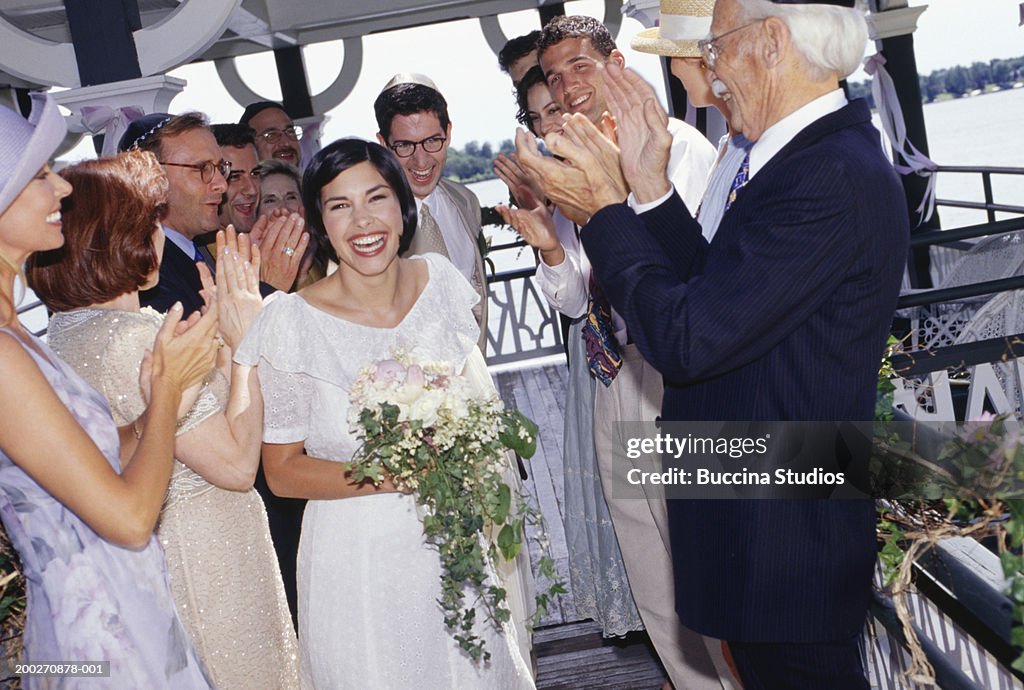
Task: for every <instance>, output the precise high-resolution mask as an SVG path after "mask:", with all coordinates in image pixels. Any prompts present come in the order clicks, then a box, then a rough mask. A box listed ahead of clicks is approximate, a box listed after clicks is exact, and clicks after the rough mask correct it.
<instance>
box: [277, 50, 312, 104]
mask: <svg viewBox="0 0 1024 690" xmlns="http://www.w3.org/2000/svg"><path fill="white" fill-rule="evenodd" d="M274 62H275V63H277V80H278V81H279V82H280V84H281V97H282V101H283V102H284V110H285V112H286V113H288V114H289V115H290V116H291V117H292V118H293V119H299V118H303V117H312V116H313V115H314V114H315V113H314V112H313V98H312V96H310V94H309V80H308V79H307V78H306V65H305V63H304V62H303V60H302V48H301V47H299V46H289V47H287V48H275V49H274Z"/></svg>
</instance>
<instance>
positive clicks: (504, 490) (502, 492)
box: [491, 484, 512, 527]
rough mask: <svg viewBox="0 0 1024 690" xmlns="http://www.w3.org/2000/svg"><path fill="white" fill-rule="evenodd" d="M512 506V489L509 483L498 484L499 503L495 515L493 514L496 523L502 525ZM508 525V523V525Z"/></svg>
mask: <svg viewBox="0 0 1024 690" xmlns="http://www.w3.org/2000/svg"><path fill="white" fill-rule="evenodd" d="M511 507H512V489H510V488H509V486H508V484H500V485H499V486H498V505H497V507H496V508H495V510H494V515H493V516H491V517H492V519H493V520H494V524H496V525H500V524H502V523H503V522H505V520H506V519H507V518H508V511H509V509H510V508H511ZM507 526H508V525H506V527H507Z"/></svg>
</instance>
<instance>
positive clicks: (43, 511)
mask: <svg viewBox="0 0 1024 690" xmlns="http://www.w3.org/2000/svg"><path fill="white" fill-rule="evenodd" d="M64 134H65V125H64V118H63V117H62V116H61V114H60V111H59V110H58V109H57V104H56V103H55V102H54V101H52V100H50V99H49V98H46V97H37V101H36V110H35V111H34V112H33V118H32V121H31V123H30V122H26V121H25V120H24V119H23V118H22V117H21V116H20V115H18V114H17V113H14V112H13V111H11V110H9V109H7V108H4V107H0V151H2V154H0V380H2V381H3V386H4V391H3V395H0V418H2V419H3V420H4V423H3V424H0V517H2V518H3V523H4V527H5V528H6V529H7V532H8V534H9V535H10V538H11V542H12V543H13V545H14V547H15V548H16V549H17V551H18V553H19V555H20V556H21V563H22V569H23V571H24V573H25V577H26V581H27V594H28V604H27V609H26V610H27V621H26V625H25V633H24V638H23V640H24V655H23V659H22V660H23V661H25V662H36V661H50V662H52V661H57V660H61V659H63V660H66V661H74V662H81V663H88V662H105V663H107V664H109V677H107V678H104V679H102V680H101V681H97V682H96V683H97V685H109V686H110V687H117V688H162V689H168V690H169V689H171V688H175V689H178V688H180V689H185V688H189V689H191V688H209V687H210V683H209V681H208V680H207V678H206V676H205V674H204V672H203V669H202V666H201V665H200V663H199V661H198V659H197V657H196V653H195V650H194V649H193V648H192V645H191V644H189V641H188V636H187V635H186V633H185V630H184V628H183V626H182V624H181V621H180V620H179V619H178V615H177V613H176V611H175V608H174V602H173V600H172V597H171V590H170V584H169V582H168V579H167V569H166V566H165V564H164V558H163V552H162V551H161V549H160V546H159V544H157V540H156V538H155V537H154V536H153V527H154V525H155V524H156V521H157V516H158V515H159V513H160V506H161V504H162V503H163V499H164V495H165V493H166V491H167V482H168V481H169V480H170V477H171V468H172V453H171V451H172V449H173V447H174V422H175V419H176V411H177V408H178V406H179V404H180V403H181V401H182V396H183V391H185V390H186V389H187V388H189V387H190V386H193V385H195V384H197V383H198V382H199V381H201V380H202V378H203V377H204V376H205V375H206V374H207V372H209V371H210V369H211V368H212V367H213V364H214V359H215V355H214V353H215V351H216V349H215V347H214V345H213V336H214V334H215V333H216V332H217V314H216V313H215V312H211V313H210V314H207V315H205V316H203V317H201V318H200V317H199V315H198V314H196V315H195V317H194V318H193V319H190V320H189V321H187V322H183V321H182V320H181V317H182V308H181V304H180V303H179V304H176V305H174V306H173V307H172V308H171V310H170V311H169V312H168V316H167V320H166V321H165V322H164V324H163V325H162V326H161V327H159V328H158V329H153V330H152V331H150V336H149V339H148V341H147V342H146V344H145V346H146V347H149V348H152V354H151V355H149V356H147V358H146V362H145V364H144V366H143V367H142V368H143V372H144V373H143V374H142V375H141V376H140V375H139V372H138V369H136V376H135V378H134V379H133V380H132V381H131V382H130V385H131V387H132V388H133V389H139V388H140V385H141V386H142V387H144V388H145V390H146V393H147V396H146V397H147V398H148V400H149V404H148V406H147V405H145V403H142V404H140V406H139V409H138V413H137V414H136V415H135V416H134V417H132V418H131V419H130V420H126V421H124V422H122V424H121V428H118V427H116V426H115V425H114V422H113V420H112V419H111V417H110V410H109V409H108V407H107V404H106V402H105V401H104V400H103V398H102V397H101V396H100V395H99V393H97V392H96V391H95V390H94V389H93V388H92V387H91V386H90V385H89V384H88V383H86V382H85V381H84V380H83V379H82V378H81V377H80V376H78V375H77V374H76V373H75V371H74V370H73V369H72V368H71V367H69V366H68V365H67V364H65V363H64V362H63V361H61V360H60V359H59V358H58V357H57V356H56V355H55V353H54V352H53V351H52V350H51V349H50V348H49V347H47V346H46V345H45V344H44V343H43V342H42V341H41V340H39V339H38V338H36V337H34V336H33V335H31V334H30V333H28V332H27V331H26V330H25V328H24V327H23V326H22V325H21V324H20V323H19V322H18V319H17V316H16V310H15V301H16V300H15V290H14V280H15V277H16V276H17V275H18V274H20V273H21V269H20V267H21V264H22V263H23V262H24V261H25V260H26V259H27V258H29V256H31V255H32V254H33V253H34V252H39V251H45V250H53V249H56V248H58V247H60V246H61V245H62V244H63V243H64V236H63V233H62V231H61V230H62V222H61V220H62V218H61V201H62V199H64V198H65V197H67V196H68V194H70V193H71V185H69V184H68V183H67V182H66V181H64V180H63V179H61V178H60V177H58V176H57V175H56V174H54V173H53V172H52V171H51V170H50V168H49V167H48V166H47V164H46V163H47V160H48V159H49V157H50V156H51V155H52V154H53V152H54V150H56V148H57V146H58V145H59V144H60V143H61V141H63V139H64ZM158 186H159V185H158ZM162 190H163V193H164V194H166V183H165V184H164V186H163V187H162ZM77 194H78V192H76V195H77ZM148 222H149V228H148V234H147V235H146V238H145V240H144V242H143V243H144V244H147V245H148V244H149V243H150V239H151V238H152V237H153V235H154V230H155V227H156V223H155V215H151V217H150V218H149V219H148ZM149 251H151V250H150V249H145V248H144V249H143V253H144V254H146V253H147V252H149ZM143 270H146V269H145V268H144V269H143ZM153 270H155V267H154V266H149V272H153ZM154 335H155V338H154ZM79 680H82V679H79ZM84 682H85V681H84V680H83V683H84ZM23 683H24V687H26V688H27V689H29V690H32V689H34V688H42V687H51V686H53V685H54V684H59V685H60V686H61V687H71V685H72V684H73V682H72V681H71V680H67V682H66V683H65V682H63V681H62V680H59V679H58V680H55V679H54V677H52V676H51V677H45V676H35V677H33V676H26V677H25V678H24V679H23ZM89 685H90V687H93V684H92V683H90V684H89ZM76 687H77V685H76Z"/></svg>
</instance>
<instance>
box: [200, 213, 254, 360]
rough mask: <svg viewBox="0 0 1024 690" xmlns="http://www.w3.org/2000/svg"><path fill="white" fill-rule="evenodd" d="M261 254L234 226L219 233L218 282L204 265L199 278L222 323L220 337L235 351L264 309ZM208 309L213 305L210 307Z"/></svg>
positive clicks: (246, 236)
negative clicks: (261, 293) (260, 272)
mask: <svg viewBox="0 0 1024 690" xmlns="http://www.w3.org/2000/svg"><path fill="white" fill-rule="evenodd" d="M260 265H261V253H260V250H259V248H258V247H256V246H251V243H250V240H249V236H248V235H246V234H243V233H236V232H235V229H234V228H233V227H232V226H230V225H229V226H228V228H227V230H221V231H219V232H218V233H217V282H216V284H214V282H213V278H212V276H211V275H210V271H209V269H208V268H207V267H206V266H205V265H203V266H201V267H200V269H199V278H200V280H201V281H202V283H203V293H204V298H205V297H206V296H211V297H212V298H214V299H213V301H214V303H215V305H216V311H217V314H218V317H219V321H220V337H221V338H222V339H223V340H224V342H225V344H227V345H228V346H229V347H230V348H231V350H232V351H234V350H235V349H237V348H238V346H239V345H240V344H241V342H242V339H243V338H244V337H245V333H246V331H248V329H249V325H250V324H252V322H253V319H255V318H256V315H257V314H259V312H260V309H261V308H262V307H263V299H262V298H261V297H260V290H259V278H258V276H259V270H260ZM208 306H211V307H212V306H213V305H211V304H209V302H208Z"/></svg>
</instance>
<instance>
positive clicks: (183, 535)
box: [28, 152, 298, 689]
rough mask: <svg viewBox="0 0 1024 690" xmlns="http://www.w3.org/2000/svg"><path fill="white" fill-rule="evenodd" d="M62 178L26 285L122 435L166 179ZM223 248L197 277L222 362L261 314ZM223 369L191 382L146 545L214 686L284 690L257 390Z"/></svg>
mask: <svg viewBox="0 0 1024 690" xmlns="http://www.w3.org/2000/svg"><path fill="white" fill-rule="evenodd" d="M61 176H62V177H63V178H64V179H66V180H67V181H69V182H70V183H71V184H73V185H74V186H75V187H76V188H77V189H78V193H77V194H76V195H75V198H74V199H73V200H72V203H71V204H69V205H68V206H67V208H66V209H65V211H64V234H65V237H66V242H65V244H64V246H63V247H61V248H59V249H55V250H53V251H50V252H43V253H40V254H37V255H36V256H35V257H33V260H32V261H31V262H30V265H29V272H28V273H29V282H30V285H31V286H32V288H33V289H34V290H35V291H36V293H37V294H38V295H39V297H40V298H41V299H42V300H43V301H44V302H45V303H46V304H47V306H49V307H50V308H51V309H52V310H53V311H54V312H57V313H55V314H54V315H53V317H52V318H51V320H50V335H49V337H50V343H51V344H52V346H53V348H54V349H55V350H56V351H57V352H58V353H60V354H61V356H62V357H64V358H65V359H66V360H67V361H68V363H70V364H71V366H73V367H74V368H75V369H77V370H78V372H79V373H80V374H82V376H83V377H84V378H86V379H87V380H89V381H90V382H91V383H92V384H93V385H95V386H96V388H98V389H99V390H100V392H102V393H103V394H104V396H105V397H106V398H107V400H108V401H109V403H110V407H111V410H112V411H113V413H114V418H115V420H117V421H119V422H121V423H128V422H130V421H131V420H133V419H135V418H136V417H138V415H139V414H140V412H141V411H142V398H141V396H140V394H139V390H138V386H137V385H134V384H133V382H134V381H135V379H136V378H137V372H138V369H139V365H140V363H141V361H142V358H143V354H144V352H145V349H146V347H147V343H148V342H149V341H151V340H152V337H153V333H154V332H156V330H158V329H159V327H160V323H161V320H162V318H163V317H161V316H160V315H159V314H157V313H156V312H154V311H152V310H149V309H146V310H140V308H139V291H140V290H143V289H146V288H149V287H152V286H153V285H154V284H155V283H156V281H157V280H158V277H159V272H158V269H159V264H160V256H161V253H162V248H163V231H162V229H161V227H160V224H159V221H160V219H161V218H162V217H163V213H164V211H165V209H166V200H167V178H166V176H165V175H164V172H163V169H162V168H161V166H160V164H159V163H158V162H157V160H156V158H155V157H154V156H153V154H151V153H144V152H133V153H125V154H121V155H119V156H117V157H114V158H105V159H100V160H94V161H86V162H84V163H79V164H78V165H74V166H71V167H69V168H67V169H65V170H64V171H62V173H61ZM228 235H229V237H228V238H225V236H224V235H223V234H221V235H220V236H219V237H218V247H219V252H218V254H219V256H218V259H219V260H218V262H217V264H218V265H217V278H218V280H217V286H216V288H214V287H213V284H212V282H211V281H210V276H209V272H208V271H201V272H202V273H204V274H205V275H204V277H205V281H204V282H205V283H206V284H207V287H208V289H209V290H211V291H214V292H215V293H216V296H217V299H216V302H217V310H218V312H219V317H220V337H221V338H223V340H224V341H225V342H226V344H227V345H228V346H229V347H230V348H231V349H234V348H235V347H236V346H237V345H238V343H239V342H240V341H241V338H242V336H243V335H244V334H245V331H246V329H247V328H248V325H249V323H250V322H251V321H252V319H253V318H255V316H256V314H257V313H258V312H259V310H260V308H261V306H262V301H261V300H260V296H259V290H258V280H257V276H258V275H259V267H258V264H257V265H256V266H255V267H254V266H253V265H252V264H251V263H250V262H249V261H248V260H246V259H247V255H248V246H247V242H248V240H247V239H244V238H243V239H242V240H241V243H240V244H239V243H237V242H236V240H235V237H234V232H233V231H229V233H228ZM239 252H241V256H240V255H239ZM257 256H258V254H257ZM204 268H205V267H204ZM225 350H227V348H225ZM222 363H223V369H224V370H225V371H221V370H220V369H218V370H217V371H215V372H214V374H213V375H212V376H210V377H208V378H207V379H206V380H205V381H204V382H203V385H202V386H201V388H200V389H198V396H197V397H196V398H195V399H194V404H193V405H192V406H191V408H190V409H188V410H187V414H184V416H183V417H182V418H181V419H180V420H179V422H178V430H177V439H176V442H175V457H176V458H177V462H175V465H174V473H173V477H172V478H171V485H170V488H169V490H168V492H167V498H166V501H165V503H164V507H163V511H162V512H161V515H160V523H159V526H158V530H157V535H158V537H159V538H160V541H161V543H162V544H163V546H164V550H165V552H166V554H167V565H168V569H169V571H170V575H171V589H172V591H173V593H174V599H175V601H176V603H177V604H178V611H179V613H180V615H181V617H182V619H183V620H184V621H185V625H186V628H187V629H188V631H189V633H190V634H191V636H192V640H193V642H194V644H195V646H196V650H197V651H198V652H199V656H200V658H201V659H202V661H203V663H204V664H205V665H206V668H207V670H208V671H209V673H210V677H211V680H212V681H213V684H214V685H215V686H216V687H218V688H222V689H232V688H254V687H259V688H295V687H298V664H297V651H296V643H295V632H294V630H293V628H292V625H291V617H290V615H289V613H288V606H287V603H286V602H285V598H284V590H283V587H282V584H281V575H280V572H279V571H278V566H277V561H276V557H275V555H274V551H273V545H272V543H271V539H270V532H269V528H268V526H267V517H266V512H265V510H264V507H263V502H262V501H261V500H260V497H259V495H258V494H257V493H256V492H255V491H254V490H253V488H252V484H253V478H254V477H255V474H256V467H257V464H258V462H259V450H260V434H261V431H262V425H263V415H262V407H263V401H262V397H261V395H260V388H259V382H258V381H257V378H256V372H255V370H254V369H253V368H251V367H247V366H242V365H238V364H232V363H231V362H230V358H228V357H224V358H222Z"/></svg>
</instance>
